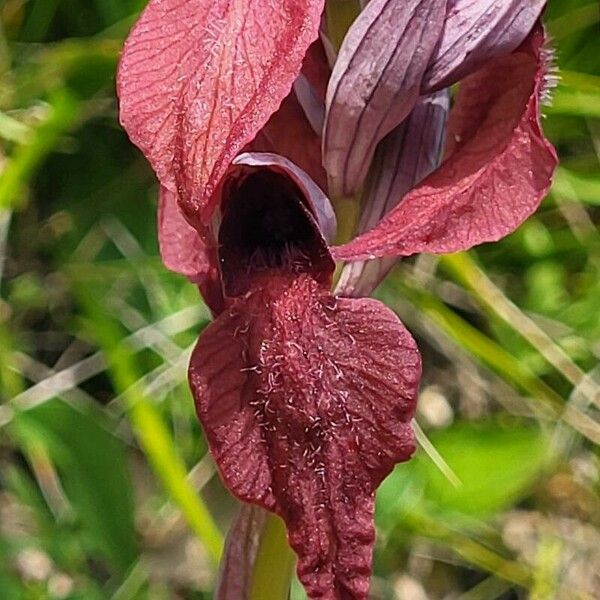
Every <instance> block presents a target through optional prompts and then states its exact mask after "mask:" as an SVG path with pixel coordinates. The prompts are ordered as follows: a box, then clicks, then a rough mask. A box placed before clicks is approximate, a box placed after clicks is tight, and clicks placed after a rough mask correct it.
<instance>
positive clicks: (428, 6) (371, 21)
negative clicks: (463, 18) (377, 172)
mask: <svg viewBox="0 0 600 600" xmlns="http://www.w3.org/2000/svg"><path fill="white" fill-rule="evenodd" d="M445 4H446V2H445V0H372V1H371V2H370V3H369V4H368V5H367V6H366V8H365V9H364V11H363V12H362V13H361V14H360V15H359V17H358V18H357V19H356V21H355V22H354V24H353V25H352V26H351V27H350V29H349V31H348V33H347V35H346V37H345V39H344V42H343V43H342V47H341V48H340V52H339V55H338V58H337V61H336V64H335V65H334V68H333V73H332V75H331V79H330V82H329V87H328V90H327V102H326V105H327V114H326V118H325V130H324V137H323V160H324V165H325V167H326V169H327V172H328V175H329V178H330V191H331V193H332V195H333V196H351V195H353V194H355V193H356V192H357V190H358V189H359V187H360V186H361V184H362V183H363V180H364V178H365V176H366V174H367V170H368V168H369V164H370V162H371V159H372V157H373V153H374V152H375V148H376V146H377V144H378V142H379V141H380V140H381V139H383V138H384V137H385V136H386V135H387V134H388V133H389V132H390V131H392V129H394V127H396V126H397V125H398V124H399V123H400V122H402V121H403V120H404V118H405V117H406V116H407V115H408V114H409V112H410V111H411V109H412V107H413V105H414V104H415V102H416V101H417V98H418V97H419V94H420V89H421V80H422V77H423V73H424V72H425V69H426V68H427V65H428V63H429V58H430V56H431V54H432V52H433V50H434V48H435V45H436V43H437V41H438V37H439V35H440V32H441V29H442V25H443V20H444V14H445Z"/></svg>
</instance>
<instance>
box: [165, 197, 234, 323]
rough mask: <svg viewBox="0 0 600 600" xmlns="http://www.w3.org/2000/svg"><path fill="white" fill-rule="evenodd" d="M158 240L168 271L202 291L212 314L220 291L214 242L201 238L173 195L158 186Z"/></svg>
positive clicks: (220, 301)
mask: <svg viewBox="0 0 600 600" xmlns="http://www.w3.org/2000/svg"><path fill="white" fill-rule="evenodd" d="M158 242H159V246H160V255H161V258H162V261H163V263H164V265H165V267H167V269H170V270H171V271H175V272H176V273H181V274H182V275H185V276H186V277H187V278H188V279H189V280H190V281H191V282H192V283H195V284H196V285H197V286H198V287H199V288H200V291H201V292H202V296H203V297H204V300H205V302H206V304H207V305H208V307H209V308H210V309H211V311H212V312H213V313H214V314H218V313H219V312H221V310H222V309H223V294H222V292H221V283H220V278H219V271H218V258H217V254H216V243H215V242H214V241H213V243H212V245H211V244H210V236H209V235H208V234H207V235H206V236H205V239H204V240H203V239H202V238H201V237H200V235H199V234H198V232H197V231H196V230H195V229H194V228H193V227H192V226H191V225H190V224H189V223H188V222H187V221H186V220H185V218H184V217H183V214H182V213H181V210H180V208H179V206H178V204H177V197H176V194H174V193H173V192H170V191H169V190H167V189H166V188H164V187H161V189H160V197H159V203H158Z"/></svg>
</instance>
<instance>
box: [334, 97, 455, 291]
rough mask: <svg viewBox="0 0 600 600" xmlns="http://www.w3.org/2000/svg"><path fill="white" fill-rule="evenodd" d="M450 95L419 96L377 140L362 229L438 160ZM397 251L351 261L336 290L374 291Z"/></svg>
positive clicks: (377, 218)
mask: <svg viewBox="0 0 600 600" xmlns="http://www.w3.org/2000/svg"><path fill="white" fill-rule="evenodd" d="M449 108H450V98H449V94H448V91H447V90H441V91H439V92H434V93H433V94H429V95H427V96H422V97H421V98H419V100H418V101H417V103H416V104H415V107H414V108H413V110H412V112H411V113H410V115H409V117H408V118H407V119H406V120H405V121H404V122H403V123H401V124H400V125H399V126H398V127H397V128H396V129H395V130H394V131H392V132H391V133H390V134H388V135H387V136H386V137H385V138H384V139H383V140H382V141H381V142H380V144H379V147H378V148H377V151H376V152H375V157H374V159H373V164H372V165H371V170H370V171H369V176H368V178H367V184H366V187H365V192H364V195H363V199H362V215H361V220H360V224H359V232H363V231H368V230H369V229H371V228H372V227H374V226H375V225H376V224H377V223H378V222H379V221H380V220H381V219H382V218H383V217H384V216H385V215H386V214H387V213H388V212H390V210H392V208H394V206H396V204H397V203H398V202H399V201H400V200H401V199H402V198H403V197H404V195H405V194H406V193H407V192H408V191H409V190H410V189H411V188H413V187H414V186H415V185H416V184H418V183H419V182H420V181H421V180H423V179H424V178H425V177H427V175H429V174H430V173H431V172H432V171H433V170H434V169H435V168H436V167H437V166H438V165H439V163H440V160H441V157H442V150H443V146H444V138H445V130H446V122H447V118H448V110H449ZM396 260H397V259H396V258H395V257H386V258H381V259H375V260H371V261H359V262H352V263H348V264H346V265H345V266H344V268H343V269H342V273H341V275H340V278H339V280H338V284H337V287H336V293H337V294H339V295H341V296H356V297H361V296H370V295H371V293H372V292H373V290H374V289H375V288H376V287H377V286H378V285H379V283H380V282H381V281H382V280H383V279H384V278H385V276H386V275H387V274H388V272H389V271H390V269H391V268H392V267H393V266H394V264H395V263H396Z"/></svg>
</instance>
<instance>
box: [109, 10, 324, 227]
mask: <svg viewBox="0 0 600 600" xmlns="http://www.w3.org/2000/svg"><path fill="white" fill-rule="evenodd" d="M322 9H323V0H279V1H277V2H272V1H271V0H150V2H149V3H148V5H147V7H146V9H145V10H144V11H143V13H142V15H141V17H140V19H139V21H138V22H137V24H136V25H135V27H134V28H133V30H132V31H131V34H130V35H129V38H128V39H127V42H126V43H125V47H124V50H123V56H122V58H121V63H120V67H119V73H118V77H117V89H118V95H119V98H120V116H121V122H122V124H123V126H124V127H125V129H126V130H127V132H128V134H129V136H130V138H131V139H132V141H133V142H134V143H135V144H136V145H138V146H139V148H140V149H141V150H142V152H144V154H145V155H146V157H147V158H148V160H149V161H150V163H151V164H152V166H153V168H154V170H155V171H156V173H157V175H158V178H159V180H160V182H161V184H162V185H163V186H164V187H166V188H167V189H169V190H171V191H178V192H179V202H180V204H181V206H182V208H183V209H184V212H185V214H186V217H187V218H188V220H189V221H191V222H192V223H194V224H195V223H196V222H197V221H198V222H199V221H203V222H207V221H208V220H209V219H210V216H211V213H212V210H213V209H214V201H213V200H211V198H212V196H213V192H214V190H215V188H216V186H217V184H218V182H219V180H220V179H221V177H222V176H223V174H224V173H225V171H226V169H227V167H228V166H229V163H230V162H231V160H232V158H233V157H234V156H235V155H236V154H237V153H238V152H239V151H240V150H241V149H242V148H243V147H244V146H245V145H246V144H247V143H248V142H249V141H251V140H252V139H253V138H254V136H255V135H256V133H257V131H258V130H259V129H260V128H261V127H262V126H263V125H264V124H265V122H266V121H267V120H268V118H269V117H270V115H271V114H272V113H273V112H275V110H276V109H277V108H278V106H279V104H280V103H281V101H282V100H283V99H284V98H285V96H287V94H288V93H289V92H290V88H291V86H292V83H293V81H294V79H295V78H296V76H297V74H298V72H299V71H300V68H301V65H302V60H303V58H304V54H305V53H306V50H307V48H308V47H309V46H310V44H311V43H312V42H313V41H314V40H315V39H316V37H317V35H318V28H319V24H320V17H321V12H322Z"/></svg>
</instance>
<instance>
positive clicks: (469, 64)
mask: <svg viewBox="0 0 600 600" xmlns="http://www.w3.org/2000/svg"><path fill="white" fill-rule="evenodd" d="M545 5H546V0H526V1H525V2H524V1H523V0H484V1H482V0H448V10H447V14H446V19H445V21H444V30H443V33H442V37H441V40H440V43H439V45H438V47H437V48H436V51H435V53H434V55H433V56H432V58H431V64H430V66H429V68H428V69H427V72H426V74H425V77H424V79H423V91H431V90H434V89H439V88H442V87H447V86H449V85H452V84H453V83H456V82H457V81H459V80H460V79H462V78H463V77H465V76H466V75H469V74H471V73H473V72H475V71H476V70H477V69H479V68H480V67H481V66H483V65H484V64H485V63H486V62H487V61H488V60H490V59H491V58H493V57H494V56H500V55H502V54H508V53H510V52H512V51H513V50H515V49H516V48H518V47H519V46H520V45H521V43H522V42H523V40H524V39H525V38H526V37H527V36H528V35H529V33H530V31H531V30H532V29H533V26H534V25H535V23H536V21H537V20H538V18H539V16H540V13H541V12H542V10H543V8H544V6H545Z"/></svg>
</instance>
